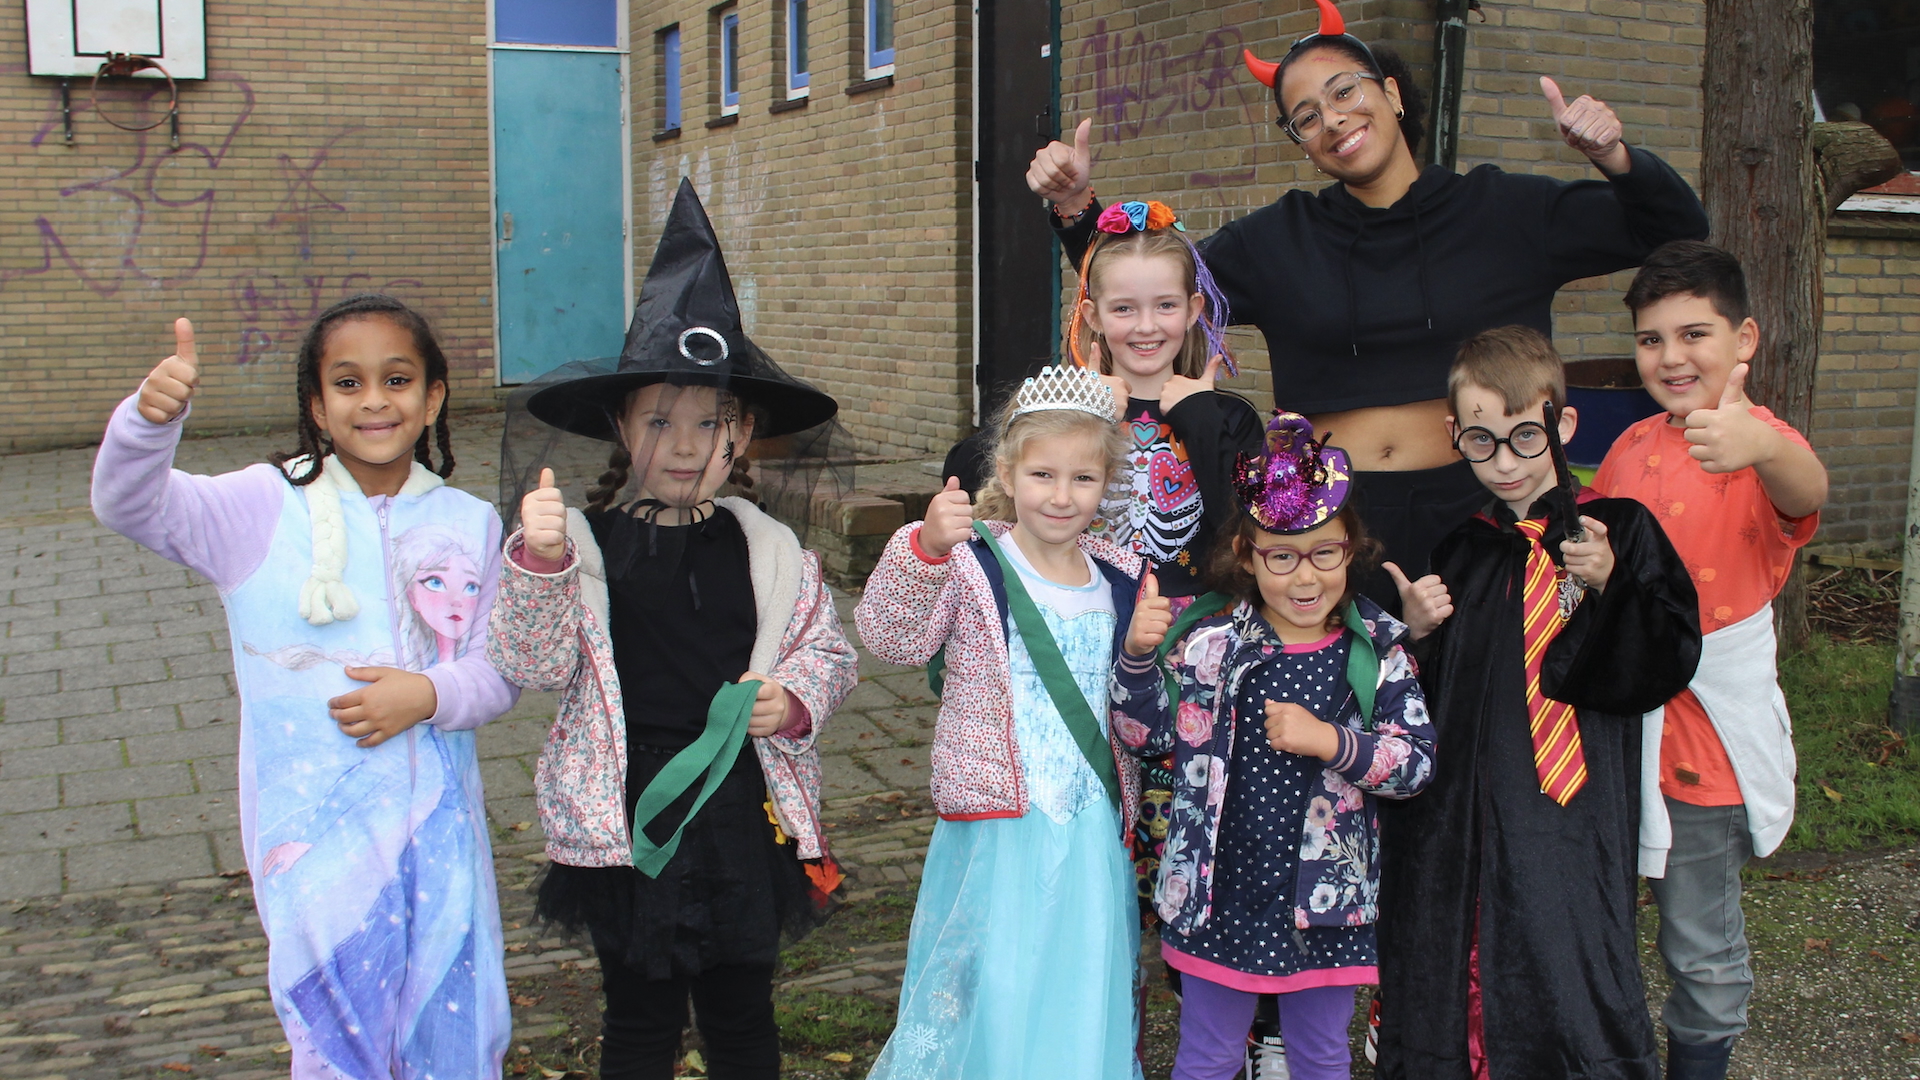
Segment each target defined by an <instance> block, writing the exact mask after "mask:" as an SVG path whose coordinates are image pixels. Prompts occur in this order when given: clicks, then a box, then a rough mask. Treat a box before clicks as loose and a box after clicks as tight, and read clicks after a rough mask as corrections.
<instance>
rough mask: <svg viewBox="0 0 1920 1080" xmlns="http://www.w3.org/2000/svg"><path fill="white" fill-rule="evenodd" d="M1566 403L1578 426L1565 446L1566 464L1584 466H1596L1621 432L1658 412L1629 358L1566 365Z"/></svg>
mask: <svg viewBox="0 0 1920 1080" xmlns="http://www.w3.org/2000/svg"><path fill="white" fill-rule="evenodd" d="M1567 404H1569V405H1571V406H1573V407H1574V408H1575V409H1576V410H1578V411H1579V414H1580V427H1579V429H1578V430H1577V431H1575V432H1574V434H1573V441H1572V442H1570V443H1568V444H1567V461H1568V462H1569V463H1571V464H1574V465H1586V466H1597V465H1599V464H1600V461H1601V459H1602V458H1604V457H1606V456H1607V451H1608V450H1610V449H1612V448H1613V440H1615V439H1617V438H1619V437H1620V433H1621V432H1623V431H1625V430H1627V428H1629V427H1632V426H1633V424H1634V423H1635V422H1636V421H1639V420H1644V419H1646V418H1647V417H1649V416H1652V415H1653V414H1654V413H1657V412H1659V411H1660V406H1659V405H1658V404H1656V403H1655V402H1654V400H1653V395H1652V394H1649V393H1647V392H1646V391H1645V390H1644V389H1642V388H1641V386H1640V372H1639V371H1638V370H1637V369H1635V368H1634V366H1633V359H1632V358H1631V357H1607V358H1605V359H1600V360H1575V361H1573V362H1572V363H1569V364H1568V365H1567Z"/></svg>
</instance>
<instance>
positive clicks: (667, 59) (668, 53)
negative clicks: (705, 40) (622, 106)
mask: <svg viewBox="0 0 1920 1080" xmlns="http://www.w3.org/2000/svg"><path fill="white" fill-rule="evenodd" d="M658 39H659V49H658V52H659V55H660V80H659V81H660V130H661V131H679V130H680V28H679V27H678V26H669V27H667V28H666V29H665V30H662V31H660V33H659V35H658Z"/></svg>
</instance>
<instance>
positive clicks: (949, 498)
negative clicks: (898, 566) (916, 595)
mask: <svg viewBox="0 0 1920 1080" xmlns="http://www.w3.org/2000/svg"><path fill="white" fill-rule="evenodd" d="M972 535H973V500H972V499H969V498H968V497H967V493H966V492H964V491H961V490H960V478H959V477H957V476H949V477H947V486H946V487H944V488H942V489H941V490H940V493H939V494H937V495H935V496H934V497H933V499H932V501H930V502H928V503H927V517H926V520H925V521H923V522H922V523H921V525H920V550H921V551H924V552H926V553H927V555H928V556H930V557H932V558H935V559H943V558H945V557H946V555H947V553H948V552H950V551H952V550H953V549H954V548H956V547H959V546H960V545H961V544H964V543H966V542H967V537H969V536H972Z"/></svg>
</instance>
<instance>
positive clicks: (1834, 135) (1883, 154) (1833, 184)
mask: <svg viewBox="0 0 1920 1080" xmlns="http://www.w3.org/2000/svg"><path fill="white" fill-rule="evenodd" d="M1813 162H1814V165H1815V167H1816V168H1818V170H1819V179H1820V192H1821V195H1822V199H1821V203H1822V205H1824V206H1825V207H1826V210H1827V213H1829V214H1831V213H1833V212H1834V211H1835V210H1838V209H1840V204H1841V203H1843V202H1846V201H1847V198H1848V196H1850V195H1852V194H1853V193H1854V192H1856V191H1859V190H1860V189H1861V188H1870V187H1872V186H1874V185H1875V184H1884V183H1886V182H1887V181H1889V180H1891V179H1893V178H1894V177H1896V176H1899V175H1900V174H1901V173H1903V172H1906V171H1907V167H1906V165H1905V164H1903V163H1902V162H1901V161H1900V152H1899V151H1898V150H1895V149H1894V148H1893V144H1892V143H1890V142H1888V141H1887V138H1886V136H1884V135H1882V134H1880V133H1879V132H1877V131H1875V130H1873V129H1872V128H1870V127H1868V126H1867V125H1865V124H1858V123H1822V124H1815V125H1813Z"/></svg>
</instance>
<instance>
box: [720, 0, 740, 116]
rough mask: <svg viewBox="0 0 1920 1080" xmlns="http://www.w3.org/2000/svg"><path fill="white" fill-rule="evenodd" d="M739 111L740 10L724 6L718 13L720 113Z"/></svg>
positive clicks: (727, 114)
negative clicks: (719, 13)
mask: <svg viewBox="0 0 1920 1080" xmlns="http://www.w3.org/2000/svg"><path fill="white" fill-rule="evenodd" d="M739 111H740V11H739V9H737V8H731V7H729V8H725V9H723V10H722V12H721V15H720V115H722V116H730V115H732V114H734V113H737V112H739Z"/></svg>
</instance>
